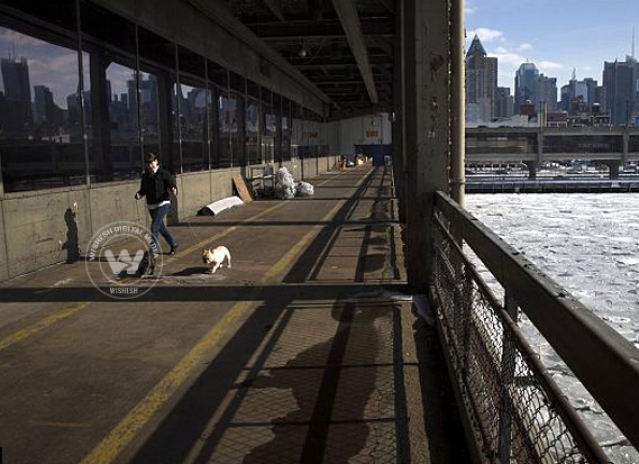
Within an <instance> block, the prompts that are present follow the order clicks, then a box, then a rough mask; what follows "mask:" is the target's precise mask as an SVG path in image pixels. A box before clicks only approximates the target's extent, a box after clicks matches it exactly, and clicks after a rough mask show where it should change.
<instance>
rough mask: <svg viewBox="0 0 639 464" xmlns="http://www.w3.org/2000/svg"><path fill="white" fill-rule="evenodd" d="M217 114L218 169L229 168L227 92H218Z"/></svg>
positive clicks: (228, 106)
mask: <svg viewBox="0 0 639 464" xmlns="http://www.w3.org/2000/svg"><path fill="white" fill-rule="evenodd" d="M217 114H218V143H217V154H218V159H219V163H220V167H223V168H225V167H229V166H231V153H230V151H229V137H230V132H231V130H230V104H229V98H228V92H227V91H224V90H220V91H219V94H218V97H217Z"/></svg>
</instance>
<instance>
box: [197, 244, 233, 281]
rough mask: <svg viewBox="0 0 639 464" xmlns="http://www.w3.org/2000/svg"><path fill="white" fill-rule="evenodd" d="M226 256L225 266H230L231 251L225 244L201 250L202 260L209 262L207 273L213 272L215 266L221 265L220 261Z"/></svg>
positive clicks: (205, 262)
mask: <svg viewBox="0 0 639 464" xmlns="http://www.w3.org/2000/svg"><path fill="white" fill-rule="evenodd" d="M224 258H226V267H228V268H230V267H231V252H230V251H229V249H228V248H226V247H225V246H221V245H220V246H218V247H216V248H211V249H208V250H204V251H202V262H204V264H209V265H210V266H211V268H210V269H209V274H214V273H215V271H217V268H219V267H221V266H222V262H223V261H224Z"/></svg>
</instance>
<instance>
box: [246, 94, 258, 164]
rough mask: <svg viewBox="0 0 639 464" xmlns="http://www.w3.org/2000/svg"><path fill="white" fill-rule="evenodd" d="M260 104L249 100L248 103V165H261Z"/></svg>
mask: <svg viewBox="0 0 639 464" xmlns="http://www.w3.org/2000/svg"><path fill="white" fill-rule="evenodd" d="M259 121H260V103H259V102H258V101H257V100H255V99H253V98H249V99H248V100H247V103H246V154H247V161H248V164H260V162H261V160H260V145H259V141H260V132H259V129H260V126H259Z"/></svg>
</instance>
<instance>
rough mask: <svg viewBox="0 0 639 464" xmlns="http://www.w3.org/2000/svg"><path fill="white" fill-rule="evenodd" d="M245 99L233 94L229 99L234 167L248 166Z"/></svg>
mask: <svg viewBox="0 0 639 464" xmlns="http://www.w3.org/2000/svg"><path fill="white" fill-rule="evenodd" d="M243 115H244V97H243V96H241V95H239V94H237V93H235V92H231V95H230V98H229V117H230V135H231V148H232V150H233V151H232V155H233V160H232V161H233V165H234V166H245V165H246V144H245V137H244V123H245V119H244V117H243Z"/></svg>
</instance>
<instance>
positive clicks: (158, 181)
mask: <svg viewBox="0 0 639 464" xmlns="http://www.w3.org/2000/svg"><path fill="white" fill-rule="evenodd" d="M174 187H176V184H175V179H174V178H173V176H172V175H171V173H170V172H169V171H166V170H165V169H162V168H161V167H160V168H158V170H157V171H155V173H154V172H153V171H150V170H148V169H145V170H144V174H142V181H141V182H140V190H138V194H139V195H140V196H141V197H144V196H146V202H147V204H149V205H157V204H158V203H161V202H163V201H170V200H171V197H170V196H169V189H171V188H174Z"/></svg>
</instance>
